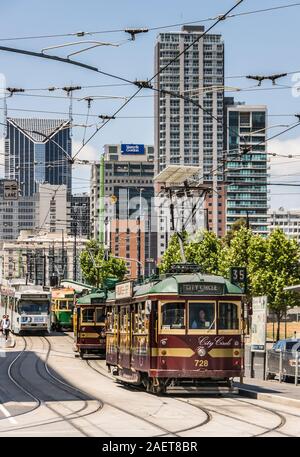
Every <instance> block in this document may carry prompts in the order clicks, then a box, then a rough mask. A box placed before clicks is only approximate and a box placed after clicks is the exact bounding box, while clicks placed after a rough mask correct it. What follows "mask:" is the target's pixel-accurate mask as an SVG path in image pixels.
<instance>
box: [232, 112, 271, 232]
mask: <svg viewBox="0 0 300 457" xmlns="http://www.w3.org/2000/svg"><path fill="white" fill-rule="evenodd" d="M266 119H267V108H266V106H252V105H251V106H250V105H239V104H235V105H232V106H229V107H228V109H227V127H228V128H227V132H226V133H227V148H228V151H227V169H226V182H227V208H226V226H227V230H230V227H231V226H232V224H233V223H234V222H235V221H237V220H238V219H245V220H248V223H249V227H250V228H251V229H252V230H253V231H254V232H255V233H260V234H262V235H266V234H267V233H268V216H267V213H268V208H269V205H268V200H269V197H268V187H267V184H268V179H269V173H268V169H269V164H268V158H267V151H266V144H265V141H266V131H267V120H266Z"/></svg>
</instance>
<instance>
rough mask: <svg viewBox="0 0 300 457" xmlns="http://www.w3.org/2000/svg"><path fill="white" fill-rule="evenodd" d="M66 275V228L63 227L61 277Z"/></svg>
mask: <svg viewBox="0 0 300 457" xmlns="http://www.w3.org/2000/svg"><path fill="white" fill-rule="evenodd" d="M64 277H65V242H64V229H61V279H64Z"/></svg>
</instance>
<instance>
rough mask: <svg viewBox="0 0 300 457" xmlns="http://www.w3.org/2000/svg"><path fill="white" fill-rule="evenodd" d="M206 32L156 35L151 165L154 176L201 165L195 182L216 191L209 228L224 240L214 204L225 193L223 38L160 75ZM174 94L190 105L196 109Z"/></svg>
mask: <svg viewBox="0 0 300 457" xmlns="http://www.w3.org/2000/svg"><path fill="white" fill-rule="evenodd" d="M204 31H205V28H204V27H203V26H189V25H184V26H183V27H182V29H181V31H178V32H166V33H160V34H159V35H158V39H157V43H156V46H155V73H157V72H159V71H161V73H160V74H159V75H158V76H157V78H156V86H155V87H156V89H158V91H157V92H156V95H155V163H156V173H159V172H160V171H162V170H163V169H164V168H165V167H167V166H168V165H171V164H180V165H199V182H200V183H202V182H204V183H211V185H212V187H213V189H214V192H213V194H212V196H211V197H210V201H209V202H206V205H207V207H208V206H209V211H210V212H211V214H210V218H209V220H208V222H209V227H210V229H211V230H214V232H215V233H216V234H218V235H223V234H224V233H223V232H224V225H225V224H224V198H218V194H220V193H221V194H222V192H223V186H221V187H220V184H221V182H222V180H223V171H224V170H223V158H224V157H223V103H224V43H223V40H222V36H221V35H219V34H210V33H208V34H207V35H204V36H203V37H202V38H201V39H199V40H198V41H197V42H196V43H194V44H193V45H192V46H191V47H190V48H189V49H188V50H187V51H186V52H185V53H184V54H182V55H181V56H180V57H179V58H178V59H176V60H175V61H174V62H173V63H172V64H170V65H169V66H168V68H166V69H165V70H163V68H164V66H165V65H167V64H168V63H169V62H170V60H172V59H173V58H174V57H176V56H177V55H178V54H179V53H181V52H183V51H184V50H185V49H187V47H188V46H189V45H191V44H192V43H193V42H194V41H195V40H196V39H197V38H199V37H200V36H202V35H203V33H204ZM164 91H166V92H164ZM175 94H177V95H178V94H180V95H183V96H185V97H186V98H189V99H192V100H193V102H194V103H191V102H190V101H188V100H184V99H182V98H178V97H176V95H175ZM196 104H198V106H196ZM200 106H201V108H202V109H201V108H200ZM212 170H214V172H212ZM218 185H219V187H220V188H219V189H218Z"/></svg>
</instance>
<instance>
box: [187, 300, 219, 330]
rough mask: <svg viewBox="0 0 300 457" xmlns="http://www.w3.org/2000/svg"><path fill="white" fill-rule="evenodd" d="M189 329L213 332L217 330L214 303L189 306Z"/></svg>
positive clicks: (191, 304)
mask: <svg viewBox="0 0 300 457" xmlns="http://www.w3.org/2000/svg"><path fill="white" fill-rule="evenodd" d="M189 328H190V329H195V330H197V329H203V330H212V329H214V328H215V304H214V303H190V304H189Z"/></svg>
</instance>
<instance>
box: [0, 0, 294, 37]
mask: <svg viewBox="0 0 300 457" xmlns="http://www.w3.org/2000/svg"><path fill="white" fill-rule="evenodd" d="M297 6H300V2H296V3H290V4H287V5H278V6H273V7H270V8H263V9H257V10H250V11H244V12H241V13H234V14H228V16H227V17H228V18H234V17H240V16H247V15H251V14H260V13H267V12H271V11H276V10H283V9H287V8H293V7H297ZM216 19H217V17H216V16H214V17H207V18H203V19H198V20H196V21H185V22H178V23H173V24H165V25H161V26H155V27H144V28H139V29H138V28H137V30H142V31H147V32H151V31H157V30H163V29H168V28H172V27H179V26H182V25H193V24H194V25H195V24H201V23H202V22H212V21H214V20H216ZM128 30H129V29H120V28H119V29H111V30H109V29H108V30H96V31H87V32H85V31H78V32H70V33H57V34H48V35H31V36H19V37H7V38H0V41H18V40H36V39H45V38H63V37H78V38H82V37H83V36H86V35H99V34H109V33H122V32H126V33H128Z"/></svg>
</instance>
